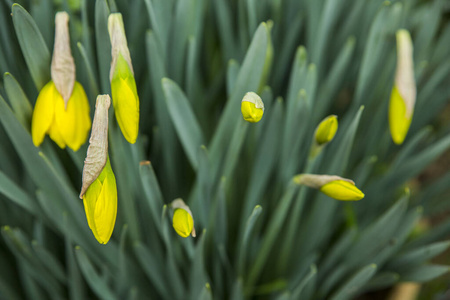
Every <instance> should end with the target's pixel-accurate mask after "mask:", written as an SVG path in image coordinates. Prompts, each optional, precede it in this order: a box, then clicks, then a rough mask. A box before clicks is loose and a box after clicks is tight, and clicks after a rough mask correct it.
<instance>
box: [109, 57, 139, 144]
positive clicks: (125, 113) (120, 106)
mask: <svg viewBox="0 0 450 300" xmlns="http://www.w3.org/2000/svg"><path fill="white" fill-rule="evenodd" d="M111 94H112V101H113V106H114V111H115V114H116V118H117V122H118V123H119V127H120V130H121V131H122V134H123V136H124V137H125V139H126V140H127V141H128V142H129V143H131V144H134V143H135V142H136V139H137V136H138V132H139V97H138V94H137V90H136V82H135V80H134V77H133V74H132V72H131V70H130V68H129V67H128V64H127V62H126V60H125V59H124V58H123V56H122V55H119V58H118V60H117V64H116V71H115V72H114V76H113V79H112V81H111Z"/></svg>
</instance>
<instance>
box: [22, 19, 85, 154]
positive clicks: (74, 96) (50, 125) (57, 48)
mask: <svg viewBox="0 0 450 300" xmlns="http://www.w3.org/2000/svg"><path fill="white" fill-rule="evenodd" d="M68 21H69V16H68V14H67V13H65V12H59V13H57V14H56V17H55V44H54V50H53V58H52V65H51V77H52V80H51V81H50V82H48V83H47V84H46V85H45V86H44V87H43V88H42V89H41V91H40V92H39V96H38V98H37V100H36V105H35V107H34V111H33V116H32V121H31V136H32V139H33V143H34V145H35V146H36V147H38V146H39V145H41V144H42V142H43V141H44V137H45V135H46V134H48V135H49V136H50V138H51V139H52V140H53V141H54V142H55V143H56V144H57V145H58V146H59V147H60V148H63V149H64V148H65V147H66V146H68V147H69V148H71V149H72V150H74V151H77V150H78V149H79V148H80V147H81V145H83V144H84V142H85V141H86V138H87V136H88V133H89V129H90V128H91V118H90V116H89V112H90V108H89V102H88V100H87V96H86V93H85V92H84V89H83V86H82V85H81V84H80V83H79V82H77V81H75V64H74V60H73V57H72V54H71V51H70V37H69V29H68Z"/></svg>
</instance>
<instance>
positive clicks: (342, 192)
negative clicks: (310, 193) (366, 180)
mask: <svg viewBox="0 0 450 300" xmlns="http://www.w3.org/2000/svg"><path fill="white" fill-rule="evenodd" d="M293 180H294V182H295V183H297V184H301V185H306V186H308V187H311V188H314V189H318V190H320V191H321V192H322V193H324V194H325V195H327V196H329V197H331V198H334V199H336V200H342V201H357V200H361V199H362V198H364V194H363V193H362V192H361V191H360V190H359V189H358V188H357V187H356V186H355V183H354V182H353V181H352V180H350V179H347V178H342V177H340V176H336V175H315V174H300V175H297V176H295V177H294V179H293Z"/></svg>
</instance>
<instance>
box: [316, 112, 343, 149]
mask: <svg viewBox="0 0 450 300" xmlns="http://www.w3.org/2000/svg"><path fill="white" fill-rule="evenodd" d="M337 129H338V120H337V116H336V115H331V116H328V117H326V118H325V119H323V120H322V122H320V124H319V126H317V128H316V132H315V134H314V137H315V141H316V143H317V144H318V145H323V144H326V143H329V142H331V140H333V138H334V136H335V135H336V131H337Z"/></svg>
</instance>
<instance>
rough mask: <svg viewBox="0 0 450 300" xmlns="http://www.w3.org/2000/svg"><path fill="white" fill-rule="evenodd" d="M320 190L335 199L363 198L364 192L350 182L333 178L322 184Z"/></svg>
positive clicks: (352, 199) (350, 199)
mask: <svg viewBox="0 0 450 300" xmlns="http://www.w3.org/2000/svg"><path fill="white" fill-rule="evenodd" d="M320 191H321V192H322V193H324V194H325V195H327V196H329V197H331V198H334V199H336V200H343V201H356V200H361V199H362V198H364V194H363V193H362V192H361V191H360V190H359V189H358V188H357V187H356V186H355V185H354V184H352V183H351V182H348V181H345V180H335V181H332V182H330V183H327V184H325V185H323V186H322V187H321V188H320Z"/></svg>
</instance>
